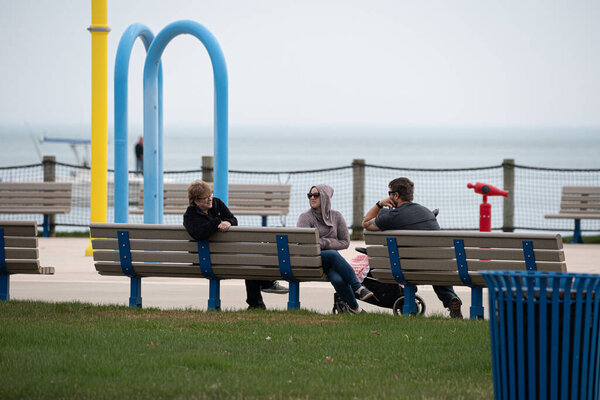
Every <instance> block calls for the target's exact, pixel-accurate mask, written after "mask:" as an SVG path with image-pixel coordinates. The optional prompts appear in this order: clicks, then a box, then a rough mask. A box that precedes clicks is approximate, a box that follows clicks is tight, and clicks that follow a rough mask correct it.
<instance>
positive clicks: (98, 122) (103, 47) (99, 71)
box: [85, 0, 110, 256]
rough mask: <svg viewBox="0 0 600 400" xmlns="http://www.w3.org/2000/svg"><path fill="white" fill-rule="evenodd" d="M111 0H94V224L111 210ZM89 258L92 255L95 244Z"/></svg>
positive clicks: (90, 246)
mask: <svg viewBox="0 0 600 400" xmlns="http://www.w3.org/2000/svg"><path fill="white" fill-rule="evenodd" d="M106 3H107V0H92V25H91V26H90V27H89V28H88V30H89V31H90V33H91V34H92V182H91V191H92V192H91V201H90V221H91V222H106V208H107V197H108V193H107V182H106V181H107V179H106V174H107V167H108V161H107V147H108V139H107V137H108V117H107V107H108V106H107V89H108V75H107V67H108V61H107V53H108V46H107V42H108V32H110V28H109V27H108V22H107V6H106ZM85 255H86V256H91V255H92V244H91V242H90V243H89V244H88V246H87V247H86V249H85Z"/></svg>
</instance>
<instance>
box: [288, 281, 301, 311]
mask: <svg viewBox="0 0 600 400" xmlns="http://www.w3.org/2000/svg"><path fill="white" fill-rule="evenodd" d="M289 284H290V292H289V295H288V296H289V297H288V304H287V308H288V310H292V309H299V308H300V282H290V283H289Z"/></svg>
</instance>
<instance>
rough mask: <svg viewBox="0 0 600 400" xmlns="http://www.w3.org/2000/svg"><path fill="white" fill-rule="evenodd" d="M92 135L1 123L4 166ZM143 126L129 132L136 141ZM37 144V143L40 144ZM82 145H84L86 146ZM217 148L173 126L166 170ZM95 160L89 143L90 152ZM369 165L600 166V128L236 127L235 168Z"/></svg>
mask: <svg viewBox="0 0 600 400" xmlns="http://www.w3.org/2000/svg"><path fill="white" fill-rule="evenodd" d="M44 134H45V135H46V136H48V137H64V138H76V139H89V137H90V133H89V128H85V127H79V128H77V127H69V126H47V127H10V126H0V143H1V146H0V166H11V165H24V164H32V163H38V162H39V161H40V159H41V155H42V154H48V155H55V156H56V157H57V161H60V162H64V163H73V164H74V163H76V159H75V156H74V154H73V151H72V150H71V148H70V147H69V146H68V145H66V144H51V143H44V144H41V145H40V144H39V142H37V138H39V137H41V136H42V135H44ZM140 134H141V128H138V129H131V131H130V138H129V142H130V145H129V147H130V149H131V150H130V153H129V156H130V160H129V161H130V162H129V165H130V168H131V169H133V168H134V156H133V146H134V145H135V142H136V141H137V137H138V135H140ZM112 135H113V132H112V130H110V131H109V139H108V141H109V143H108V165H109V168H112V167H113V165H114V164H113V151H114V149H113V146H112V145H113V143H114V138H113V136H112ZM36 143H37V144H36ZM80 150H83V149H80ZM212 154H213V134H212V127H197V128H196V127H173V126H166V127H165V132H164V167H165V170H166V171H172V170H190V169H198V168H200V166H201V158H202V156H203V155H212ZM82 155H83V153H81V152H80V157H81V156H82ZM85 155H86V158H87V159H88V160H89V159H90V156H89V148H88V150H87V152H86V153H85ZM356 158H362V159H365V160H366V162H367V163H369V164H375V165H385V166H391V167H403V168H462V167H480V166H488V165H498V164H500V163H502V160H503V159H504V158H514V159H515V161H516V163H517V164H519V165H528V166H536V167H553V168H600V128H560V127H550V128H540V127H529V128H528V127H513V128H507V127H505V128H457V127H436V128H424V127H416V128H410V127H404V128H391V127H343V126H291V127H287V126H265V127H257V126H231V127H230V129H229V168H230V169H234V170H250V171H295V170H306V169H319V168H328V167H337V166H343V165H349V164H350V163H351V162H352V160H353V159H356Z"/></svg>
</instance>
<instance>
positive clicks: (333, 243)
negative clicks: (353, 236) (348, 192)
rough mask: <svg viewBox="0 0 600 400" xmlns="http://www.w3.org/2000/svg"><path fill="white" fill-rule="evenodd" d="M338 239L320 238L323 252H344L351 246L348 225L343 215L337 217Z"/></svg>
mask: <svg viewBox="0 0 600 400" xmlns="http://www.w3.org/2000/svg"><path fill="white" fill-rule="evenodd" d="M337 236H338V237H337V238H320V239H319V242H320V244H321V249H322V250H344V249H347V248H348V247H349V246H350V233H349V232H348V225H346V220H345V219H344V217H343V216H342V214H341V213H339V214H338V216H337Z"/></svg>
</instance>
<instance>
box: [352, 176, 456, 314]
mask: <svg viewBox="0 0 600 400" xmlns="http://www.w3.org/2000/svg"><path fill="white" fill-rule="evenodd" d="M388 188H389V191H388V195H389V196H388V197H386V198H384V199H382V200H379V201H378V202H377V203H375V205H374V206H373V207H372V208H371V209H370V210H369V211H368V212H367V215H365V219H364V220H363V223H362V226H363V228H365V229H367V230H369V231H387V230H423V231H439V230H440V225H439V224H438V222H437V219H436V218H435V215H434V214H433V213H432V212H431V211H430V210H429V209H427V208H426V207H423V206H422V205H420V204H417V203H413V192H414V183H413V182H412V181H411V180H410V179H408V178H396V179H394V180H393V181H391V182H390V183H389V184H388ZM433 290H434V292H435V294H436V295H437V297H438V299H440V300H441V301H442V303H443V304H444V307H446V308H448V309H449V310H450V317H452V318H462V317H463V316H462V311H461V309H460V308H461V305H462V301H461V300H460V298H459V297H458V295H457V294H456V293H455V292H454V288H453V287H452V286H433Z"/></svg>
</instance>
